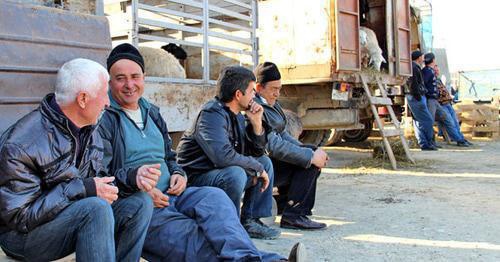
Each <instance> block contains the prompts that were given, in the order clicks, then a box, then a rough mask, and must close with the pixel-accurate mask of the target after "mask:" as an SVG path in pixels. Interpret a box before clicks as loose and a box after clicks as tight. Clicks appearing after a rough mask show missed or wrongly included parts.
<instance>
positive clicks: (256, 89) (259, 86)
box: [255, 83, 264, 93]
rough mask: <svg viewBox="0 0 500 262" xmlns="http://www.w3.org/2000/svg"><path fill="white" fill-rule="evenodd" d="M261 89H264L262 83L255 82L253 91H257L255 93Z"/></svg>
mask: <svg viewBox="0 0 500 262" xmlns="http://www.w3.org/2000/svg"><path fill="white" fill-rule="evenodd" d="M262 89H264V86H263V85H262V84H260V83H255V91H257V93H260V92H261V91H262Z"/></svg>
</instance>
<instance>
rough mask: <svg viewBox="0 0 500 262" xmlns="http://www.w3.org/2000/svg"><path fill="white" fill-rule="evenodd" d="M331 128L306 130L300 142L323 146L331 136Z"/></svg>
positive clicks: (300, 137) (301, 135)
mask: <svg viewBox="0 0 500 262" xmlns="http://www.w3.org/2000/svg"><path fill="white" fill-rule="evenodd" d="M330 132H331V130H330V129H320V130H304V131H302V133H301V134H300V136H299V140H300V142H302V143H304V144H311V145H315V146H323V145H325V143H326V141H327V140H328V138H329V137H330Z"/></svg>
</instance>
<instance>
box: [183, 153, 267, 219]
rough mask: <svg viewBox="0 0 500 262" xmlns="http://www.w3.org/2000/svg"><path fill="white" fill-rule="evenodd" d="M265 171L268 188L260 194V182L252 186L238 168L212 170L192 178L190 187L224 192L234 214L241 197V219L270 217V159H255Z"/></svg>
mask: <svg viewBox="0 0 500 262" xmlns="http://www.w3.org/2000/svg"><path fill="white" fill-rule="evenodd" d="M256 159H257V161H259V162H260V163H261V164H262V165H263V166H264V169H265V170H266V172H267V174H268V176H269V186H268V187H267V189H266V190H265V191H264V192H260V187H261V185H262V182H260V179H259V183H257V185H255V186H253V185H252V177H251V176H249V175H248V174H247V172H246V171H245V170H244V169H243V168H241V167H239V166H229V167H225V168H222V169H213V170H210V171H208V172H206V173H204V174H200V175H196V176H192V177H191V180H190V181H189V183H190V186H198V187H201V186H213V187H218V188H220V189H222V190H224V191H225V192H226V194H227V195H228V196H229V198H230V199H231V201H233V203H234V206H235V207H236V213H237V214H239V213H240V203H241V196H242V195H243V192H245V196H244V198H243V206H242V208H241V217H242V218H260V217H269V216H271V215H272V213H271V209H272V201H273V200H272V198H273V182H274V172H273V164H272V162H271V159H269V157H267V156H261V157H258V158H256Z"/></svg>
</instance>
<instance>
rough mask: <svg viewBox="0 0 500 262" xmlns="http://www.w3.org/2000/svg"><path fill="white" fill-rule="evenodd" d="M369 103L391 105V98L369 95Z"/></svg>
mask: <svg viewBox="0 0 500 262" xmlns="http://www.w3.org/2000/svg"><path fill="white" fill-rule="evenodd" d="M370 100H371V103H372V104H374V105H379V106H391V105H392V100H391V99H390V98H388V97H373V96H372V97H371V98H370Z"/></svg>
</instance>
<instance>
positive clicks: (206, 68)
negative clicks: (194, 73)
mask: <svg viewBox="0 0 500 262" xmlns="http://www.w3.org/2000/svg"><path fill="white" fill-rule="evenodd" d="M208 19H209V9H208V0H203V52H202V60H203V61H202V64H203V81H204V82H205V83H208V81H210V50H209V48H208V27H209V24H208Z"/></svg>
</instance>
